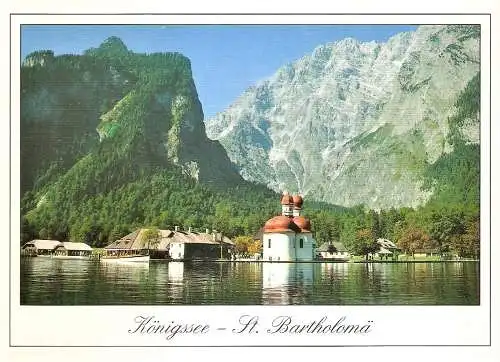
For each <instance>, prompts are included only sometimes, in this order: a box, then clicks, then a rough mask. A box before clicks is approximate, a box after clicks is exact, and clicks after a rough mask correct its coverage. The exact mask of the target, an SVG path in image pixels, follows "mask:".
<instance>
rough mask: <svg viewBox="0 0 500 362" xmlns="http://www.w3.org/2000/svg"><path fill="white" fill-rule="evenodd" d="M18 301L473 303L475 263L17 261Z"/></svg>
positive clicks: (476, 287)
mask: <svg viewBox="0 0 500 362" xmlns="http://www.w3.org/2000/svg"><path fill="white" fill-rule="evenodd" d="M21 304H32V305H42V304H45V305H53V304H65V305H105V304H124V305H133V304H142V305H148V304H240V305H242V304H257V305H260V304H282V305H287V304H306V305H307V304H332V305H360V304H361V305H374V304H379V305H404V304H413V305H477V304H479V263H478V262H453V263H408V264H407V263H394V264H390V263H387V264H383V263H380V264H379V263H376V264H352V263H297V264H282V263H280V264H275V263H274V264H270V263H215V262H214V263H209V262H190V263H180V262H170V263H167V262H163V261H151V262H150V263H149V265H148V264H147V263H146V265H115V264H105V263H99V262H98V261H86V260H54V259H49V258H21Z"/></svg>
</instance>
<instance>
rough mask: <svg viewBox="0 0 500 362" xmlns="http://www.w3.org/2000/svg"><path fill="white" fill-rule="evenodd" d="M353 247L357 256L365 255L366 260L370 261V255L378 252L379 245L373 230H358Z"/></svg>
mask: <svg viewBox="0 0 500 362" xmlns="http://www.w3.org/2000/svg"><path fill="white" fill-rule="evenodd" d="M353 246H354V248H353V251H354V253H355V254H356V255H364V256H365V259H366V260H368V254H370V253H374V252H376V251H377V250H378V245H377V243H376V242H375V237H374V235H373V233H372V230H371V229H361V230H358V231H357V232H356V237H355V239H354V245H353Z"/></svg>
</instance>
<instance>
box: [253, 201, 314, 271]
mask: <svg viewBox="0 0 500 362" xmlns="http://www.w3.org/2000/svg"><path fill="white" fill-rule="evenodd" d="M302 204H303V198H302V197H301V196H300V195H294V196H291V195H289V194H287V193H285V194H283V196H282V197H281V209H282V212H281V215H279V216H275V217H273V218H271V219H269V220H268V221H267V222H266V223H265V225H264V230H263V236H262V243H263V245H262V250H263V260H264V261H285V262H286V261H288V262H293V261H312V260H313V259H314V246H315V240H314V239H313V235H312V231H311V222H310V220H309V219H307V218H306V217H304V216H302V215H301V211H302Z"/></svg>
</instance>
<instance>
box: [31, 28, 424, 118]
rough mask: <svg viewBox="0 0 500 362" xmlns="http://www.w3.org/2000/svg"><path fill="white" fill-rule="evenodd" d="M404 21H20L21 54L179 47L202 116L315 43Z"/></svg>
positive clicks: (384, 31) (383, 32)
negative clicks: (111, 46) (116, 45)
mask: <svg viewBox="0 0 500 362" xmlns="http://www.w3.org/2000/svg"><path fill="white" fill-rule="evenodd" d="M415 29H416V26H406V25H316V26H314V25H177V26H164V25H120V26H119V25H57V26H54V25H24V26H22V28H21V57H22V58H24V57H25V56H26V55H28V54H29V53H31V52H32V51H34V50H41V49H51V50H53V51H54V53H55V54H56V55H59V54H81V53H82V52H83V51H84V50H85V49H88V48H90V47H97V46H99V44H100V43H102V42H103V41H104V40H105V39H106V38H108V37H110V36H117V37H119V38H121V39H122V40H123V42H124V43H125V44H126V45H127V47H128V48H129V49H130V50H132V51H134V52H140V53H152V52H169V51H176V52H180V53H182V54H184V55H186V56H187V57H189V58H190V59H191V65H192V71H193V76H194V80H195V84H196V88H197V90H198V95H199V97H200V100H201V103H202V105H203V111H204V113H205V118H208V117H210V116H213V115H215V114H216V113H217V112H220V111H223V110H224V109H225V108H226V107H227V106H229V105H230V104H231V103H232V102H233V101H234V100H235V99H236V98H237V97H238V96H239V95H240V94H241V93H243V91H244V90H245V89H247V88H248V87H249V86H251V85H253V84H254V83H255V82H257V81H259V80H262V79H265V78H267V77H269V76H271V75H272V74H273V73H274V72H275V71H276V70H277V69H278V68H279V67H280V66H282V65H285V64H286V63H289V62H292V61H294V60H297V59H299V58H301V57H302V56H304V55H306V54H308V53H311V52H312V50H313V49H314V48H315V47H317V46H318V45H321V44H325V43H329V42H334V41H337V40H339V39H343V38H346V37H353V38H355V39H358V40H360V41H371V40H375V41H377V42H385V41H386V40H387V39H388V38H390V37H391V36H393V35H395V34H397V33H400V32H403V31H412V30H415Z"/></svg>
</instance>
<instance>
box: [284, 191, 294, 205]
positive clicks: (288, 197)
mask: <svg viewBox="0 0 500 362" xmlns="http://www.w3.org/2000/svg"><path fill="white" fill-rule="evenodd" d="M290 204H293V197H292V195H288V194H283V196H282V197H281V205H290Z"/></svg>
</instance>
